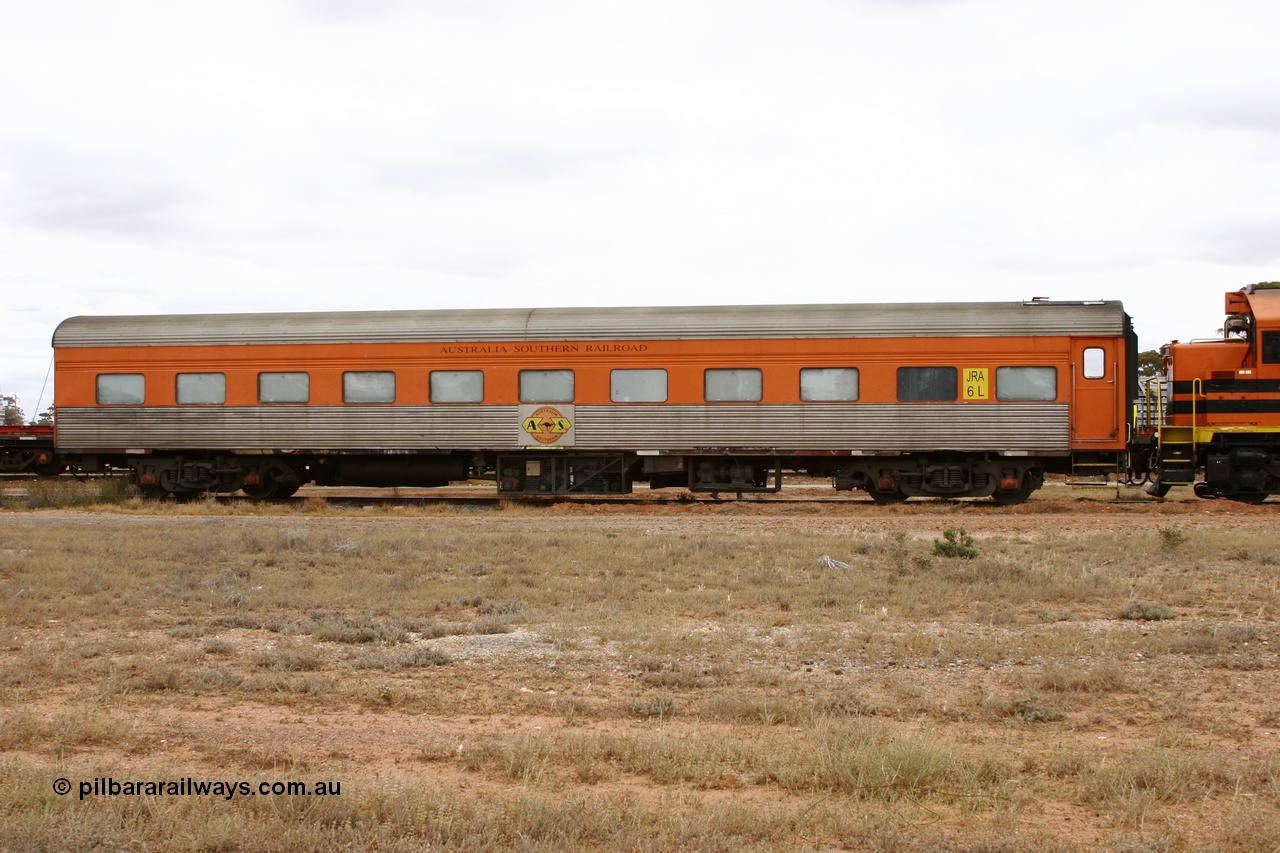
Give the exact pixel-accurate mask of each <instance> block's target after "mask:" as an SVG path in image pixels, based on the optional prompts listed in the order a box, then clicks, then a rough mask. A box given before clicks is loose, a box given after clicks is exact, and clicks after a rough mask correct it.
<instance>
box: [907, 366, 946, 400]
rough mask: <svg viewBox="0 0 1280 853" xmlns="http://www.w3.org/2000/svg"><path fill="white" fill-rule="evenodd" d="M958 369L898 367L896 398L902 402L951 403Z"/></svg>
mask: <svg viewBox="0 0 1280 853" xmlns="http://www.w3.org/2000/svg"><path fill="white" fill-rule="evenodd" d="M958 380H959V371H958V370H957V369H956V368H954V367H899V368H898V400H900V401H901V402H904V403H953V402H955V400H956V395H957V391H956V387H957V383H958Z"/></svg>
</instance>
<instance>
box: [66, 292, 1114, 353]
mask: <svg viewBox="0 0 1280 853" xmlns="http://www.w3.org/2000/svg"><path fill="white" fill-rule="evenodd" d="M1124 330H1125V314H1124V307H1123V306H1122V305H1121V304H1120V303H1119V302H1115V301H1098V302H1051V301H1031V302H934V303H919V304H908V303H891V304H839V305H744V306H713V305H708V306H698V307H666V308H525V309H508V308H493V309H479V310H436V311H350V312H305V313H278V314H168V315H139V316H122V317H72V318H70V319H68V320H64V321H63V322H62V323H61V324H60V325H59V326H58V328H57V330H56V331H55V332H54V334H53V345H54V346H55V347H117V346H191V345H199V346H210V345H236V344H302V343H315V344H320V343H324V344H341V343H414V342H466V341H563V340H588V341H589V340H657V339H671V340H680V339H705V338H717V339H731V338H746V339H751V338H892V337H908V338H910V337H936V336H949V337H991V336H1001V335H1033V336H1039V335H1116V334H1122V333H1123V332H1124Z"/></svg>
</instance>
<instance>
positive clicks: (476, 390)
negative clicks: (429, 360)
mask: <svg viewBox="0 0 1280 853" xmlns="http://www.w3.org/2000/svg"><path fill="white" fill-rule="evenodd" d="M483 401H484V371H481V370H433V371H431V402H433V403H480V402H483Z"/></svg>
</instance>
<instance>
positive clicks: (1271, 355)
mask: <svg viewBox="0 0 1280 853" xmlns="http://www.w3.org/2000/svg"><path fill="white" fill-rule="evenodd" d="M1262 363H1263V364H1280V332H1263V333H1262Z"/></svg>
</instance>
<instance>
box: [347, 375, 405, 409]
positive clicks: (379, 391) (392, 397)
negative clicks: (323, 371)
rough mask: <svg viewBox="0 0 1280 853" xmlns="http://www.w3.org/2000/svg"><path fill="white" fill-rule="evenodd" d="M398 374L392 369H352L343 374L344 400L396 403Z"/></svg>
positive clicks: (351, 401) (348, 401)
mask: <svg viewBox="0 0 1280 853" xmlns="http://www.w3.org/2000/svg"><path fill="white" fill-rule="evenodd" d="M395 401H396V375H395V374H394V373H392V372H391V371H390V370H363V371H351V372H349V373H344V374H342V402H344V403H394V402H395Z"/></svg>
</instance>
